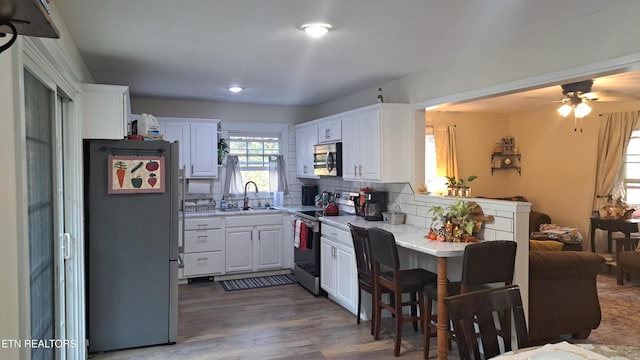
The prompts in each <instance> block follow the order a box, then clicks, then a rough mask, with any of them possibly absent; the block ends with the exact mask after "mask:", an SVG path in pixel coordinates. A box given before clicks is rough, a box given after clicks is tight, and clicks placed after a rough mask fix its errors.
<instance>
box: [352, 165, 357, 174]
mask: <svg viewBox="0 0 640 360" xmlns="http://www.w3.org/2000/svg"><path fill="white" fill-rule="evenodd" d="M353 176H358V165H353Z"/></svg>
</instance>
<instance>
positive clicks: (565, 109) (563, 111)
mask: <svg viewBox="0 0 640 360" xmlns="http://www.w3.org/2000/svg"><path fill="white" fill-rule="evenodd" d="M571 110H572V108H571V106H569V105H567V104H562V106H560V107H559V108H558V113H559V114H560V115H562V116H563V117H567V116H569V114H571Z"/></svg>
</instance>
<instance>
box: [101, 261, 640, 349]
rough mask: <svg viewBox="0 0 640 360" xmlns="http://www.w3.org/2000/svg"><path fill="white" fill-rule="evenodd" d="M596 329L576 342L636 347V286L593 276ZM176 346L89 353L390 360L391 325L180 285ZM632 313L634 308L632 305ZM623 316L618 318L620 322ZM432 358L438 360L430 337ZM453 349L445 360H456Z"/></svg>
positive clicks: (318, 306) (303, 294) (413, 342)
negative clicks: (377, 329)
mask: <svg viewBox="0 0 640 360" xmlns="http://www.w3.org/2000/svg"><path fill="white" fill-rule="evenodd" d="M598 292H599V297H600V302H601V305H602V323H601V324H600V327H599V328H598V329H595V330H594V331H593V332H592V333H591V335H590V336H589V338H588V339H586V340H575V339H569V338H566V339H558V341H561V340H569V341H571V342H576V343H595V344H614V345H629V346H638V340H637V339H638V334H639V333H638V328H637V326H629V322H630V323H631V324H634V325H635V324H637V323H638V321H640V318H639V317H638V316H636V315H635V314H636V313H635V312H631V313H629V312H628V309H629V304H637V301H638V294H639V293H640V283H639V282H638V281H637V280H635V281H632V282H628V283H625V285H624V286H622V287H621V286H618V285H616V283H615V274H611V273H608V272H607V271H603V272H602V273H601V274H600V275H599V276H598ZM179 298H180V314H179V330H178V342H177V344H175V345H167V346H151V347H147V348H140V349H131V350H122V351H113V352H107V353H99V354H93V355H91V356H90V358H91V359H93V360H119V359H154V360H155V359H159V360H162V359H193V360H196V359H197V360H204V359H225V360H226V359H304V360H315V359H394V356H393V337H392V334H393V331H392V329H393V327H392V323H391V319H386V320H385V321H386V322H385V323H383V332H382V339H380V340H378V341H374V340H373V337H372V336H371V335H369V326H370V323H369V322H363V323H361V324H360V325H357V324H356V322H355V318H354V316H353V315H351V314H350V313H348V312H346V311H345V310H343V309H342V308H341V307H340V306H338V305H336V304H335V303H333V302H332V301H330V300H329V299H327V298H326V297H315V296H313V295H311V294H310V293H309V292H307V291H306V290H305V289H303V288H302V287H300V286H299V285H297V284H293V285H285V286H277V287H272V288H262V289H255V290H241V291H232V292H225V291H224V290H223V289H222V286H220V284H218V283H212V282H206V283H193V284H189V285H180V289H179ZM632 307H633V306H632ZM623 314H624V315H623ZM403 333H404V336H403V342H402V350H401V357H400V358H399V359H410V360H413V359H422V349H423V346H422V334H420V333H415V332H413V330H412V329H411V325H410V324H405V326H404V327H403ZM429 355H430V356H429V358H430V359H435V358H436V338H435V337H433V338H432V340H431V352H430V354H429ZM457 355H458V353H457V349H456V345H455V343H454V344H453V351H452V352H451V353H450V356H449V358H450V359H458V356H457Z"/></svg>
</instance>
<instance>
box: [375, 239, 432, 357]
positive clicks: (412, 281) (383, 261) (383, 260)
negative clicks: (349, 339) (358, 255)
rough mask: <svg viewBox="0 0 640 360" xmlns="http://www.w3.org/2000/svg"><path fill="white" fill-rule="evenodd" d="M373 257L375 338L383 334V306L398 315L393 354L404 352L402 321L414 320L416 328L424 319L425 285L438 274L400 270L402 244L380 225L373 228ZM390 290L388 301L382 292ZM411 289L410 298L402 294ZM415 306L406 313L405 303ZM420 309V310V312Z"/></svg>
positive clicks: (421, 270)
mask: <svg viewBox="0 0 640 360" xmlns="http://www.w3.org/2000/svg"><path fill="white" fill-rule="evenodd" d="M369 240H370V245H371V258H372V262H373V267H372V269H373V279H374V295H373V298H374V302H375V313H376V314H375V315H374V322H375V331H374V339H376V340H377V339H379V338H380V323H381V319H382V309H384V310H387V311H389V312H390V313H391V314H392V315H393V316H395V346H394V350H393V354H394V355H395V356H399V355H400V343H401V340H402V323H404V322H412V323H413V329H414V331H417V330H418V323H421V324H423V323H424V314H425V312H424V298H423V289H424V286H425V285H426V284H435V283H436V279H437V275H436V274H435V273H432V272H431V271H427V270H425V269H409V270H400V260H399V257H398V248H397V247H396V239H395V238H394V236H393V234H392V233H390V232H388V231H386V230H383V229H379V228H370V229H369ZM383 291H388V292H389V293H390V301H389V302H388V303H387V302H384V301H383V299H382V292H383ZM403 293H409V294H410V300H409V301H406V302H403V301H402V294H403ZM405 306H410V307H411V315H410V316H405V315H404V314H403V312H402V309H403V307H405ZM418 310H419V311H420V313H419V314H418Z"/></svg>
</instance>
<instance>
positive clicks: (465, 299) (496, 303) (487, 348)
mask: <svg viewBox="0 0 640 360" xmlns="http://www.w3.org/2000/svg"><path fill="white" fill-rule="evenodd" d="M444 303H445V306H446V307H447V312H448V313H449V319H450V320H451V323H452V325H453V332H454V334H455V338H456V344H457V346H458V352H459V354H460V359H461V360H469V359H475V360H481V359H483V358H484V359H489V358H492V357H494V356H497V355H499V354H502V353H504V352H507V351H511V350H512V337H511V319H512V315H513V324H514V327H515V330H516V341H517V346H518V348H523V347H527V346H528V345H529V344H528V343H529V337H528V333H527V324H526V322H525V318H524V309H523V307H522V298H521V296H520V288H519V287H518V285H510V286H506V287H501V288H493V289H489V290H480V291H474V292H469V293H464V294H460V295H455V296H450V297H447V298H445V300H444ZM480 346H482V350H480Z"/></svg>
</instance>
